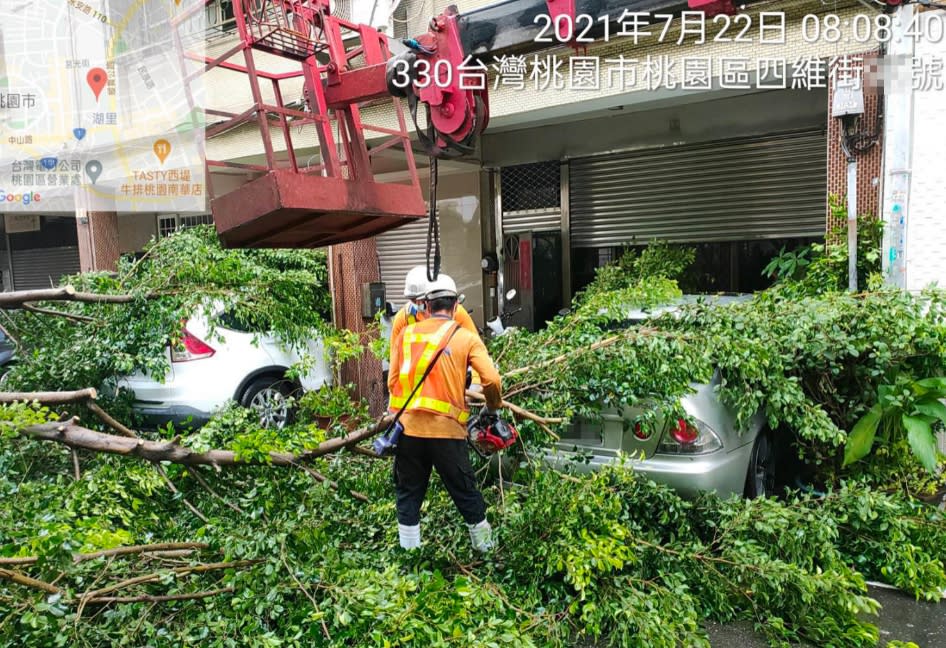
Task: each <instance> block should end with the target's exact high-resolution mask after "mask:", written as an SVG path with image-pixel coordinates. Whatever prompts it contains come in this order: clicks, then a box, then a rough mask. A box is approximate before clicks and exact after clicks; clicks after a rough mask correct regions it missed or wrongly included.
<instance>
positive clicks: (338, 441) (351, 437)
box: [19, 416, 391, 466]
mask: <svg viewBox="0 0 946 648" xmlns="http://www.w3.org/2000/svg"><path fill="white" fill-rule="evenodd" d="M390 420H391V417H388V416H386V417H384V418H382V419H381V420H380V421H378V422H377V423H375V424H373V425H369V426H367V427H364V428H361V429H358V430H355V431H353V432H349V433H348V434H346V435H345V436H343V437H337V438H334V439H329V440H328V441H324V442H322V443H320V444H319V445H318V447H316V448H313V449H312V450H306V451H305V452H302V453H299V454H296V455H294V454H289V453H286V452H270V453H269V461H261V460H256V459H249V460H238V459H237V458H236V455H235V454H234V453H233V452H231V451H230V450H208V451H207V452H194V451H193V450H191V449H190V448H186V447H184V446H181V445H178V444H177V443H174V442H171V441H148V440H146V439H132V438H129V437H124V436H118V435H115V434H105V433H104V432H96V431H94V430H89V429H88V428H84V427H82V426H80V425H76V423H75V422H74V420H73V421H68V422H65V423H42V424H39V425H31V426H29V427H26V428H23V429H22V430H20V431H19V432H20V434H21V435H23V436H28V437H31V438H34V439H39V440H41V441H55V442H57V443H62V444H64V445H67V446H69V447H70V448H81V449H83V450H91V451H93V452H106V453H109V454H117V455H125V456H131V457H138V458H139V459H144V460H146V461H150V462H152V463H157V462H162V461H168V462H170V463H175V464H181V465H184V466H237V465H268V464H271V465H274V466H292V465H293V464H298V463H299V462H302V461H306V460H308V459H313V458H315V457H320V456H322V455H326V454H331V453H332V452H337V451H338V450H341V449H342V448H344V447H347V446H350V445H353V444H355V443H358V442H360V441H363V440H365V439H368V438H370V437H372V436H374V435H375V434H378V433H379V432H381V431H382V430H384V429H385V428H386V427H387V425H388V423H389V421H390Z"/></svg>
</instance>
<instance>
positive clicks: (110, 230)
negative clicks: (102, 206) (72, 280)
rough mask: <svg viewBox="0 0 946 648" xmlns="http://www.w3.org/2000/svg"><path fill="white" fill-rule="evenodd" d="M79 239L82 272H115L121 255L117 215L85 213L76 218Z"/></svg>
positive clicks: (113, 213) (112, 213) (110, 213)
mask: <svg viewBox="0 0 946 648" xmlns="http://www.w3.org/2000/svg"><path fill="white" fill-rule="evenodd" d="M76 230H77V234H78V239H79V267H80V269H81V270H82V272H90V271H92V270H115V268H116V265H117V264H118V257H119V255H120V253H121V239H120V237H119V235H118V214H116V213H115V212H86V214H85V218H83V217H81V216H80V217H78V218H76Z"/></svg>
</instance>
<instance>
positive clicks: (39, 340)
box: [7, 226, 330, 391]
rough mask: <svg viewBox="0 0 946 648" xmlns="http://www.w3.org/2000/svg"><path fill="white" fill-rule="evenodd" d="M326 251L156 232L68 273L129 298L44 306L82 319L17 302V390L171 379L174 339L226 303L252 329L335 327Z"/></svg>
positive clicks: (296, 335) (90, 287) (287, 333)
mask: <svg viewBox="0 0 946 648" xmlns="http://www.w3.org/2000/svg"><path fill="white" fill-rule="evenodd" d="M326 277H327V275H326V265H325V255H324V253H322V252H318V251H312V250H225V249H223V248H222V247H221V246H220V243H219V241H218V240H217V237H216V234H215V232H214V230H213V227H210V226H202V227H195V228H192V229H188V230H184V231H181V232H177V233H175V234H174V235H172V236H169V237H166V238H163V239H159V240H156V241H153V242H152V243H151V244H149V245H148V246H147V247H146V248H145V251H144V253H143V256H142V257H140V258H139V259H137V260H135V259H133V258H131V257H123V258H122V259H121V260H120V262H119V265H118V270H117V272H115V273H87V274H81V275H76V276H74V277H68V278H66V279H65V280H64V282H63V285H72V286H74V287H75V288H76V289H77V290H84V291H90V292H97V293H108V294H129V295H132V296H133V298H134V300H133V301H132V302H131V303H128V304H79V303H68V302H53V303H49V304H44V306H46V307H48V308H50V309H54V310H59V311H61V312H65V313H69V314H72V315H78V316H81V317H85V318H91V321H76V320H72V319H68V318H64V317H49V316H42V315H37V314H34V313H29V312H25V311H17V312H15V313H14V322H13V326H12V328H11V333H13V334H14V336H15V337H16V338H17V339H18V340H19V341H20V343H21V347H22V352H21V354H22V356H23V359H24V361H23V362H20V363H19V364H17V365H16V366H14V367H13V368H12V369H11V370H10V372H9V374H8V376H7V385H8V388H11V389H21V390H24V391H25V390H40V389H46V390H49V389H81V388H84V387H101V386H103V385H107V384H108V383H109V382H111V381H113V380H114V379H115V378H116V377H118V376H124V375H128V374H130V373H133V372H135V371H143V372H146V373H148V374H150V375H152V376H154V377H155V378H158V379H160V378H163V377H164V375H165V374H166V372H167V369H168V366H167V353H166V349H167V347H168V345H169V344H174V343H176V341H177V340H179V339H180V334H181V329H182V322H184V321H185V320H186V319H187V318H189V317H192V316H194V315H195V314H197V313H201V314H203V315H204V316H205V317H206V318H207V319H208V321H209V322H210V323H211V325H215V324H219V321H218V320H217V319H216V318H215V317H214V316H215V315H216V314H217V313H219V312H223V313H225V314H226V318H227V319H228V320H229V321H230V322H232V323H238V324H239V326H240V327H241V328H242V329H245V330H249V331H257V332H263V331H270V332H272V333H273V334H274V335H276V336H277V338H279V339H280V340H281V341H282V342H284V343H285V344H287V345H289V346H296V347H299V348H301V347H302V346H303V345H304V343H305V341H306V340H308V339H310V338H311V337H312V336H313V334H314V332H319V331H322V332H325V331H327V330H328V327H327V326H326V321H327V320H326V315H327V313H328V309H329V305H330V296H329V294H328V290H327V288H326V284H327V279H326Z"/></svg>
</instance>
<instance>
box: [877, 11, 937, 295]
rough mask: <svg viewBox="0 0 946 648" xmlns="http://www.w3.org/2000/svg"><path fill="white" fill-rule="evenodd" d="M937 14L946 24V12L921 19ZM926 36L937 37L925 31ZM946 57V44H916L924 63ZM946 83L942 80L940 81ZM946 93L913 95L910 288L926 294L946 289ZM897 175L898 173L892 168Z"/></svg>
mask: <svg viewBox="0 0 946 648" xmlns="http://www.w3.org/2000/svg"><path fill="white" fill-rule="evenodd" d="M935 14H939V16H938V17H937V18H936V19H937V20H940V19H941V20H942V21H943V22H944V23H946V12H944V11H935V12H934V11H924V12H922V13H920V14H919V16H918V19H919V20H921V21H925V22H928V21H930V20H932V19H933V16H934V15H935ZM917 31H918V32H919V33H921V34H931V33H936V32H933V31H931V29H930V28H929V27H926V26H924V27H920V28H919V29H918V30H917ZM943 58H946V40H944V41H943V42H938V43H937V42H933V39H930V38H920V39H918V40H917V41H916V50H915V58H914V60H916V59H919V60H924V61H931V60H936V59H938V60H940V61H942V60H943ZM940 82H942V78H940ZM944 115H946V91H943V90H936V89H933V88H932V87H931V88H930V89H927V90H917V91H915V92H914V93H913V138H912V139H913V158H912V164H910V165H909V173H910V189H909V198H908V206H907V207H906V212H907V215H906V223H907V229H906V250H905V253H906V273H905V274H906V277H905V279H906V285H905V287H906V288H907V290H921V289H923V288H925V287H927V286H928V285H930V284H931V283H937V284H938V285H939V286H940V287H946V227H944V226H943V223H944V220H946V171H944V167H943V143H944V142H946V138H944V127H943V116H944ZM887 171H888V172H889V171H894V172H895V171H896V169H888V170H887Z"/></svg>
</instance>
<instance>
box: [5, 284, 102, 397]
mask: <svg viewBox="0 0 946 648" xmlns="http://www.w3.org/2000/svg"><path fill="white" fill-rule="evenodd" d="M0 294H3V293H0ZM96 398H98V392H96V391H95V389H94V388H92V387H89V388H87V389H77V390H75V391H56V392H0V404H9V403H16V402H19V401H26V402H29V403H32V402H34V401H36V402H38V403H40V404H42V405H64V404H65V403H77V402H81V401H86V400H95V399H96Z"/></svg>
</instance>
